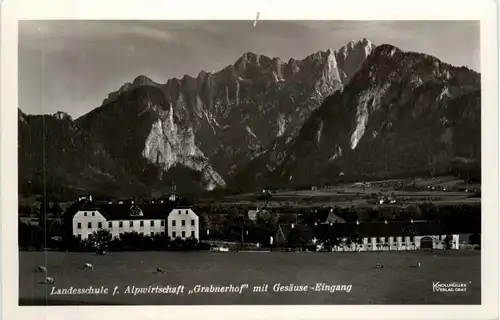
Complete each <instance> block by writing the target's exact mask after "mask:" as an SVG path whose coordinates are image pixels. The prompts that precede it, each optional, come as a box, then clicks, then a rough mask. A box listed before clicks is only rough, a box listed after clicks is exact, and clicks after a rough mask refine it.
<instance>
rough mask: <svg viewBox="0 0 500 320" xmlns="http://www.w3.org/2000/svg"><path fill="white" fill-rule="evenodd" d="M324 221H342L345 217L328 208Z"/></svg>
mask: <svg viewBox="0 0 500 320" xmlns="http://www.w3.org/2000/svg"><path fill="white" fill-rule="evenodd" d="M325 222H326V223H330V222H332V223H344V222H345V219H343V218H341V217H339V216H338V215H336V214H335V211H333V210H330V212H329V213H328V216H327V217H326V220H325Z"/></svg>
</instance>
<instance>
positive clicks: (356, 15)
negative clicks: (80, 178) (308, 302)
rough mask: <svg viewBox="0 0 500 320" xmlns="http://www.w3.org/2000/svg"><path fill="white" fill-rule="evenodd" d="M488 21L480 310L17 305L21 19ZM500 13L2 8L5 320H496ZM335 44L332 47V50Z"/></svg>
mask: <svg viewBox="0 0 500 320" xmlns="http://www.w3.org/2000/svg"><path fill="white" fill-rule="evenodd" d="M257 12H260V19H261V20H262V19H263V20H266V19H269V20H480V21H481V77H482V137H483V141H482V161H483V162H482V172H483V180H482V190H483V199H482V201H483V202H482V203H483V209H482V210H483V213H484V214H483V215H482V217H483V221H482V227H483V235H482V236H483V240H482V260H481V262H482V305H481V306H370V305H361V306H222V307H201V306H194V307H193V306H189V307H180V306H125V307H124V306H113V307H101V306H99V307H97V306H96V307H91V306H88V307H77V306H74V307H69V306H68V307H66V306H62V307H18V251H17V231H16V230H17V139H16V138H17V108H16V107H17V105H18V103H17V101H18V100H17V99H18V97H17V93H18V91H17V81H18V80H17V79H18V76H17V34H18V32H17V29H18V26H17V21H18V20H19V19H94V20H99V19H102V20H110V19H120V20H127V19H132V20H148V19H156V20H168V19H172V20H196V19H198V20H211V19H227V20H249V22H248V23H252V20H253V19H255V16H256V13H257ZM496 13H497V6H496V4H495V2H494V1H487V0H485V1H482V0H470V1H464V0H440V1H436V0H419V1H414V2H410V1H401V0H377V1H374V0H363V1H361V0H349V1H332V0H330V1H321V0H308V1H291V0H288V1H283V0H252V1H239V0H238V1H235V0H211V1H186V0H182V1H179V0H178V1H171V0H121V1H118V0H4V1H3V4H2V7H1V18H0V22H1V37H0V41H1V67H0V70H1V78H0V85H1V91H0V99H1V100H0V101H1V103H0V110H1V118H0V119H1V126H0V128H1V149H0V150H1V155H2V158H1V162H0V163H1V202H0V204H1V213H2V215H1V228H2V229H1V251H2V254H1V258H2V260H1V261H2V291H1V292H2V299H3V301H2V303H3V305H2V308H1V310H2V315H3V318H4V319H9V320H11V319H12V320H14V319H51V320H52V319H68V318H71V319H74V320H77V319H92V318H95V317H96V316H97V317H98V318H102V319H121V320H122V319H167V318H168V319H175V318H182V319H206V320H208V319H217V320H220V319H224V318H230V319H233V318H240V319H243V318H244V319H257V318H259V319H263V318H278V319H283V318H286V319H335V318H341V319H423V318H430V319H468V320H469V319H494V318H498V229H499V228H498V225H499V224H498V194H499V193H498V177H499V175H498V79H497V72H498V34H497V23H498V22H497V14H496ZM325 45H327V44H325Z"/></svg>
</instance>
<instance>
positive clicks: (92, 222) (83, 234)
mask: <svg viewBox="0 0 500 320" xmlns="http://www.w3.org/2000/svg"><path fill="white" fill-rule="evenodd" d="M105 223H106V218H105V217H104V216H103V215H102V214H101V213H100V212H99V211H97V210H81V211H78V212H77V213H76V214H75V215H74V217H73V235H74V236H76V237H78V238H80V239H82V240H83V239H87V238H88V236H89V234H92V232H94V231H95V230H98V229H99V226H101V228H102V227H104V225H105Z"/></svg>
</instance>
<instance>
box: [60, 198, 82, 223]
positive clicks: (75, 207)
mask: <svg viewBox="0 0 500 320" xmlns="http://www.w3.org/2000/svg"><path fill="white" fill-rule="evenodd" d="M87 201H88V200H87V199H81V200H78V201H75V203H73V204H72V205H71V206H69V208H68V209H66V211H65V212H64V214H63V215H62V217H63V219H73V217H74V216H75V214H76V213H77V212H78V211H79V210H80V209H81V208H82V207H83V206H84V205H85V204H86V203H87Z"/></svg>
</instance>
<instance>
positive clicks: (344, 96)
mask: <svg viewBox="0 0 500 320" xmlns="http://www.w3.org/2000/svg"><path fill="white" fill-rule="evenodd" d="M478 90H479V75H478V74H476V73H474V72H472V71H470V70H466V69H464V68H454V67H452V66H449V65H447V64H445V63H442V62H440V61H439V60H437V59H435V58H433V57H429V56H426V55H420V54H416V53H405V52H402V51H400V50H399V49H397V48H394V47H392V46H388V45H384V46H381V47H375V46H374V45H373V44H371V43H370V41H368V40H367V39H363V40H361V41H359V42H350V43H348V44H346V45H345V46H343V47H342V48H340V49H339V50H338V51H332V50H327V51H321V52H317V53H314V54H311V55H310V56H308V57H306V58H305V59H303V60H294V59H290V60H289V61H288V62H283V61H281V60H280V59H279V58H268V57H266V56H263V55H258V54H254V53H245V54H243V55H242V56H241V57H240V58H239V59H238V60H237V61H236V62H235V63H234V64H232V65H229V66H227V67H226V68H224V69H223V70H221V71H219V72H216V73H207V72H204V71H202V72H200V73H199V74H198V76H197V77H196V78H194V77H190V76H184V77H183V78H182V79H171V80H169V81H168V82H167V83H165V84H159V83H155V82H153V81H152V80H151V79H149V78H147V77H146V76H139V77H137V78H136V79H135V80H134V81H133V82H131V83H126V84H124V85H123V86H122V87H121V88H119V89H118V90H117V91H116V92H113V93H110V94H109V96H108V97H107V98H106V99H105V100H104V101H103V103H102V105H101V106H100V107H98V108H96V109H94V110H93V111H91V112H89V113H88V114H86V115H84V116H82V117H81V118H79V119H76V120H74V121H73V120H72V119H71V118H70V117H68V116H66V115H64V114H62V113H61V114H57V115H54V116H45V120H46V123H45V124H44V126H41V119H42V117H41V116H26V115H24V114H21V113H20V116H19V122H20V124H22V125H20V161H21V163H23V166H26V168H25V169H23V170H22V173H20V179H21V180H22V181H38V180H39V178H40V175H41V173H40V170H38V169H37V170H38V171H37V170H35V171H34V170H32V169H33V168H35V167H37V164H36V162H33V161H32V160H30V159H34V158H41V157H42V153H43V152H42V151H45V156H47V155H48V154H49V153H51V154H50V157H53V159H54V162H55V163H56V162H59V163H62V165H61V166H59V167H58V166H55V167H54V168H53V169H51V170H52V171H51V173H50V175H51V177H53V179H54V181H58V182H57V183H58V184H59V185H62V186H64V185H66V186H72V187H74V188H81V189H82V190H92V189H93V188H94V189H95V188H101V189H102V188H104V187H105V188H104V189H103V190H104V192H106V190H107V189H106V188H108V189H109V188H110V187H109V183H111V182H112V181H115V184H117V185H118V187H119V188H120V190H122V189H127V190H132V189H133V190H134V192H138V191H137V190H143V191H144V190H149V189H151V190H159V191H160V192H161V190H163V189H165V188H167V187H168V188H170V186H171V183H172V181H175V182H176V184H180V183H181V182H182V181H191V183H187V184H186V185H185V188H186V189H188V190H189V191H194V190H197V189H202V190H212V189H214V188H216V187H229V188H232V189H235V188H240V187H247V188H252V187H257V186H262V185H265V184H289V183H294V184H295V183H303V182H304V181H310V182H313V181H317V180H318V179H319V178H321V179H323V178H324V177H325V172H327V173H328V174H327V175H326V176H327V177H332V176H335V175H336V173H337V172H338V171H340V170H344V171H346V172H351V171H352V172H361V173H362V174H367V175H368V174H370V173H373V174H375V173H374V172H376V173H377V174H379V173H380V172H381V171H380V170H382V169H381V165H380V164H379V163H386V164H385V165H384V166H385V167H384V169H383V171H382V172H384V174H386V175H391V174H392V173H399V172H401V171H402V170H403V171H404V169H403V168H404V167H405V166H407V165H409V166H410V167H411V166H421V165H422V164H423V163H425V164H426V165H427V167H429V166H430V165H429V163H447V161H448V159H449V158H450V157H454V158H457V157H458V159H461V158H464V157H465V158H467V159H469V158H472V157H475V156H477V152H478V150H479V149H480V148H479V149H477V148H478V147H477V144H478V140H477V139H478V137H479V136H477V133H478V132H479V131H477V128H478V126H479V123H478V121H479V119H480V117H479V113H478V112H479V109H480V107H479V105H478V99H479V93H478ZM320 105H321V107H320ZM465 105H467V106H468V107H464V106H465ZM446 110H448V111H446ZM406 128H410V129H409V130H408V131H405V130H406ZM438 128H439V129H438ZM463 128H467V130H469V131H470V132H474V134H473V136H471V137H469V136H467V137H464V136H463V135H464V133H463V131H462V129H463ZM425 130H431V131H430V132H432V134H430V133H428V134H427V135H426V136H425V137H427V136H428V137H431V136H432V137H436V134H438V133H439V134H440V137H442V138H441V140H440V141H441V142H440V143H439V144H436V143H434V142H431V141H427V140H425V139H415V134H418V136H419V137H423V136H422V135H423V134H424V132H428V131H425ZM299 131H300V132H299ZM41 132H45V136H46V137H49V136H50V139H49V140H46V145H45V149H43V150H42V149H40V147H36V146H34V145H33V143H32V140H30V139H35V138H36V139H38V137H36V135H38V136H41V134H40V133H41ZM465 138H467V139H468V140H470V143H469V144H458V143H456V141H460V140H457V139H465ZM75 139H76V140H75ZM75 141H79V142H78V143H75ZM404 143H408V145H407V146H406V145H405V144H404ZM479 145H480V138H479ZM444 147H445V149H446V148H447V149H446V150H447V151H446V152H443V151H440V150H442V149H443V148H444ZM415 148H419V149H418V150H420V151H418V152H417V151H414V150H416V149H415ZM62 150H71V152H70V153H67V152H66V153H64V152H63V151H62ZM382 151H384V152H386V153H387V155H385V156H382V155H381V152H382ZM440 152H441V153H440ZM422 156H423V158H425V160H423V159H421V157H422ZM367 157H368V160H367ZM411 157H417V158H419V159H421V160H418V161H413V160H412V161H409V160H408V159H409V158H411ZM55 159H57V160H55ZM443 159H447V160H443ZM75 161H76V162H77V163H76V164H75V163H74V162H75ZM86 163H88V165H87V164H86ZM394 163H397V165H398V168H399V169H398V170H399V171H398V170H395V169H394V170H393V169H387V168H393V167H394ZM386 167H387V168H386ZM427 167H426V168H427ZM435 167H436V166H435V165H433V168H435ZM38 168H39V166H38ZM89 168H92V170H91V171H89ZM96 168H97V169H96ZM332 168H334V169H332ZM58 170H59V171H58ZM408 170H409V169H408ZM81 172H85V173H87V175H86V176H85V179H84V180H85V181H86V182H85V183H81V179H83V178H82V174H81ZM47 174H49V173H48V172H47ZM103 176H106V177H107V179H108V180H105V179H104V178H103ZM102 181H107V182H106V183H103V182H102ZM103 186H104V187H103ZM132 186H133V187H134V188H132ZM118 187H117V188H118ZM120 192H124V191H120ZM131 192H132V191H131Z"/></svg>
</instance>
